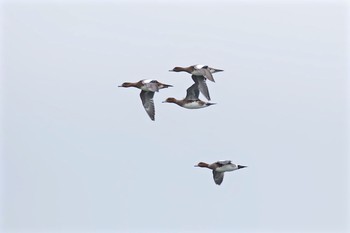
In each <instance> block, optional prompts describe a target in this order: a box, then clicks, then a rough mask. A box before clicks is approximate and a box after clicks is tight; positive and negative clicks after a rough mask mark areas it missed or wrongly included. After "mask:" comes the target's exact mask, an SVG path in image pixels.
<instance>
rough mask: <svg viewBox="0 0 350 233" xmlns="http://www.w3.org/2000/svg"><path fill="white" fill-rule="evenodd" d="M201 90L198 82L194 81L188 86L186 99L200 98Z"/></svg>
mask: <svg viewBox="0 0 350 233" xmlns="http://www.w3.org/2000/svg"><path fill="white" fill-rule="evenodd" d="M198 96H199V90H198V84H197V83H194V84H193V85H192V86H190V87H189V88H187V95H186V98H185V99H186V100H198Z"/></svg>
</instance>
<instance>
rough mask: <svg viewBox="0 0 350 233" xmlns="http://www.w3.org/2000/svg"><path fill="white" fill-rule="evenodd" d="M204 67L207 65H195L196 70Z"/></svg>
mask: <svg viewBox="0 0 350 233" xmlns="http://www.w3.org/2000/svg"><path fill="white" fill-rule="evenodd" d="M204 66H205V65H199V64H197V65H194V68H195V69H202V68H203V67H204Z"/></svg>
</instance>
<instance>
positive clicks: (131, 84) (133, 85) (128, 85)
mask: <svg viewBox="0 0 350 233" xmlns="http://www.w3.org/2000/svg"><path fill="white" fill-rule="evenodd" d="M124 87H136V88H138V83H124Z"/></svg>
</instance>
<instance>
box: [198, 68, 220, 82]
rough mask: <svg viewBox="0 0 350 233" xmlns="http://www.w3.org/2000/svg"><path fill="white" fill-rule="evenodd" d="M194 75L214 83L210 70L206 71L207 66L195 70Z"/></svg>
mask: <svg viewBox="0 0 350 233" xmlns="http://www.w3.org/2000/svg"><path fill="white" fill-rule="evenodd" d="M195 73H196V75H202V76H204V77H205V78H207V79H209V80H210V81H212V82H215V80H214V78H213V75H212V74H211V72H210V70H209V69H208V66H204V67H203V68H201V69H198V70H196V72H195Z"/></svg>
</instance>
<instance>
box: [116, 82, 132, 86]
mask: <svg viewBox="0 0 350 233" xmlns="http://www.w3.org/2000/svg"><path fill="white" fill-rule="evenodd" d="M134 86H135V83H128V82H126V83H122V85H120V86H118V87H134Z"/></svg>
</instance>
